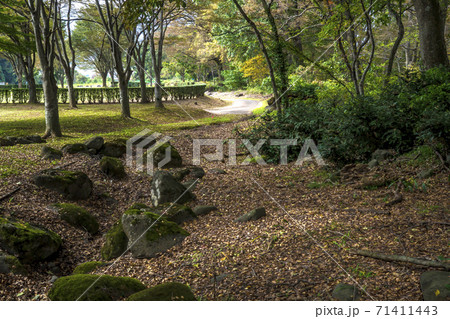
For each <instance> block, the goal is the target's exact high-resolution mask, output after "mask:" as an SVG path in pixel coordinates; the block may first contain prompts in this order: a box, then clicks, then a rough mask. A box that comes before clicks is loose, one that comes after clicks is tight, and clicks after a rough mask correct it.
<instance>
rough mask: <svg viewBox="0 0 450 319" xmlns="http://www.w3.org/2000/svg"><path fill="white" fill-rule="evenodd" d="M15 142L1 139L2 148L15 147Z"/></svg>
mask: <svg viewBox="0 0 450 319" xmlns="http://www.w3.org/2000/svg"><path fill="white" fill-rule="evenodd" d="M14 145H15V143H14V141H11V140H10V139H7V138H0V146H14Z"/></svg>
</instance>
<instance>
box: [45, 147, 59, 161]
mask: <svg viewBox="0 0 450 319" xmlns="http://www.w3.org/2000/svg"><path fill="white" fill-rule="evenodd" d="M41 156H42V158H43V159H45V160H50V161H53V160H59V159H61V158H62V157H63V153H62V152H61V151H60V150H57V149H54V148H52V147H50V146H43V147H42V149H41Z"/></svg>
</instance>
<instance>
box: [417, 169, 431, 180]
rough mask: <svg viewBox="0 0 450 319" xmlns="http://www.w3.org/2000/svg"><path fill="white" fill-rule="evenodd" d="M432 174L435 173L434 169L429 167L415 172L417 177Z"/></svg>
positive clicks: (427, 176) (428, 176)
mask: <svg viewBox="0 0 450 319" xmlns="http://www.w3.org/2000/svg"><path fill="white" fill-rule="evenodd" d="M434 174H435V172H434V169H432V168H430V169H426V170H423V171H421V172H419V174H417V178H420V179H427V178H430V177H432V176H433V175H434Z"/></svg>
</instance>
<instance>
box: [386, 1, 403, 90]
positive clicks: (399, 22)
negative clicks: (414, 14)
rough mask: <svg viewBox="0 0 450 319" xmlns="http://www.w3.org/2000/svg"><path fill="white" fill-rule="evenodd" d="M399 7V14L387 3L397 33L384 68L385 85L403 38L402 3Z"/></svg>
mask: <svg viewBox="0 0 450 319" xmlns="http://www.w3.org/2000/svg"><path fill="white" fill-rule="evenodd" d="M399 6H400V8H399V12H397V11H395V10H394V9H393V8H392V5H391V2H390V1H389V2H388V9H389V12H390V13H391V14H392V15H393V16H394V18H395V21H396V22H397V27H398V31H397V39H395V42H394V45H393V46H392V49H391V53H390V55H389V61H388V65H387V68H386V81H385V85H386V84H387V83H388V79H389V77H390V76H391V73H392V67H393V65H394V60H395V56H396V55H397V50H398V48H399V46H400V43H401V42H402V40H403V37H404V35H405V27H404V26H403V21H402V14H403V9H402V1H400V2H399Z"/></svg>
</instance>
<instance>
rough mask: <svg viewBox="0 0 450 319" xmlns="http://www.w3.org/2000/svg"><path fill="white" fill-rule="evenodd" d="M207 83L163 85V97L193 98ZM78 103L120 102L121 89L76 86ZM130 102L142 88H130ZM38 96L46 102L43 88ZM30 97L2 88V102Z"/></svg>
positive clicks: (62, 99) (61, 94)
mask: <svg viewBox="0 0 450 319" xmlns="http://www.w3.org/2000/svg"><path fill="white" fill-rule="evenodd" d="M205 89H206V85H189V86H168V87H163V90H162V91H163V93H162V97H163V99H165V100H166V101H167V100H185V99H193V98H197V97H200V96H203V95H204V94H205ZM74 91H75V94H76V97H77V99H78V103H82V104H83V103H88V104H92V103H119V102H120V91H119V88H117V87H114V88H75V89H74ZM128 92H129V93H128V94H129V99H130V102H140V101H141V98H142V96H141V89H140V88H139V87H137V88H128ZM146 93H147V97H148V99H149V100H150V101H153V99H154V93H155V88H154V87H147V88H146ZM36 96H37V101H38V103H43V102H44V94H43V90H42V89H41V88H38V89H36ZM28 99H29V95H28V89H16V88H7V89H4V88H1V89H0V103H19V104H22V103H27V101H28ZM58 101H59V103H67V101H68V91H67V89H62V88H59V89H58Z"/></svg>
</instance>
